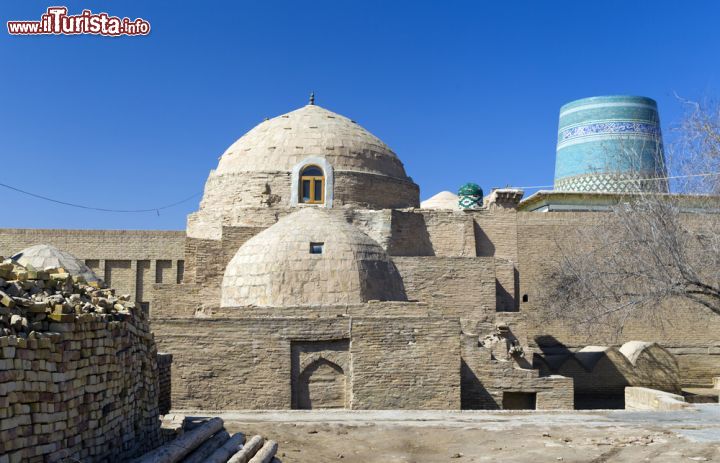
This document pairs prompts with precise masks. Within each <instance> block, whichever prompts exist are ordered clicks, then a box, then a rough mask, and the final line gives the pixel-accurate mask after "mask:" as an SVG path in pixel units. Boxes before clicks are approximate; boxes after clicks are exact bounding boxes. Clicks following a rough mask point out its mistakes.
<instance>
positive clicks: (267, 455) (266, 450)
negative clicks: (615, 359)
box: [248, 440, 278, 463]
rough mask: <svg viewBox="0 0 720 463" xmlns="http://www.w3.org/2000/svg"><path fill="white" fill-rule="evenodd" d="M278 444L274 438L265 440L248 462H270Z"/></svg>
mask: <svg viewBox="0 0 720 463" xmlns="http://www.w3.org/2000/svg"><path fill="white" fill-rule="evenodd" d="M277 449H278V444H277V442H275V441H274V440H269V441H267V442H265V445H263V447H262V448H261V449H260V450H259V451H258V453H256V454H255V456H254V457H252V459H251V460H250V461H249V462H248V463H270V461H272V459H273V457H274V456H275V452H277Z"/></svg>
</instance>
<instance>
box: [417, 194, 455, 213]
mask: <svg viewBox="0 0 720 463" xmlns="http://www.w3.org/2000/svg"><path fill="white" fill-rule="evenodd" d="M458 199H459V198H458V196H457V195H456V194H454V193H451V192H449V191H441V192H440V193H438V194H436V195H435V196H433V197H432V198H429V199H426V200H425V201H423V202H421V203H420V207H421V208H422V209H456V210H460V206H459V205H458Z"/></svg>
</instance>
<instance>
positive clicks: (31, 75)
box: [0, 0, 720, 229]
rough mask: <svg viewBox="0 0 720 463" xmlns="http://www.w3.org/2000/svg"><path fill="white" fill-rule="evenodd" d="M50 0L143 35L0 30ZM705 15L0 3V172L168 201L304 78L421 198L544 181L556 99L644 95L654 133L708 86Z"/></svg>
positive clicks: (83, 218) (563, 4)
mask: <svg viewBox="0 0 720 463" xmlns="http://www.w3.org/2000/svg"><path fill="white" fill-rule="evenodd" d="M55 4H61V5H66V6H68V8H69V10H70V13H80V11H81V10H82V9H83V8H89V9H91V10H93V11H94V12H99V11H106V12H108V13H110V14H112V15H116V16H120V17H123V16H128V17H130V18H136V17H138V16H140V17H143V18H145V19H147V20H149V21H150V23H151V24H152V32H151V34H150V35H149V36H147V37H124V38H105V37H99V36H39V37H23V36H10V35H8V34H7V29H6V28H5V22H6V21H8V20H22V19H27V20H31V19H38V18H39V17H40V15H41V14H42V13H43V12H44V11H45V8H46V7H48V6H51V5H55ZM719 18H720V3H718V2H711V1H705V2H703V1H693V2H662V1H642V2H639V1H638V2H635V1H634V2H628V1H603V2H578V1H552V2H550V1H527V2H504V1H503V2H493V3H489V2H488V3H485V2H473V1H468V2H459V1H439V0H438V1H435V2H422V1H411V2H410V1H408V2H399V1H398V2H389V1H387V0H386V1H373V0H370V1H369V0H363V1H355V2H349V1H337V0H335V1H317V2H303V1H297V0H296V1H274V2H268V1H252V2H250V1H233V2H230V1H228V2H220V1H213V2H193V3H190V2H171V1H155V2H147V1H145V2H141V1H123V2H98V1H86V2H67V3H61V2H54V3H44V2H38V1H34V0H22V1H3V2H2V3H1V4H0V19H1V20H2V23H3V31H2V33H0V66H1V68H0V98H1V104H0V182H1V183H6V184H10V185H13V186H17V187H20V188H23V189H26V190H29V191H32V192H34V193H37V194H41V195H45V196H48V197H52V198H56V199H58V200H62V201H68V202H76V203H82V204H87V205H90V206H95V207H102V208H113V209H145V208H153V207H158V206H161V205H164V204H169V203H173V202H175V201H177V200H180V199H183V198H185V197H187V196H190V195H192V194H193V193H195V192H200V191H202V189H203V186H204V182H205V179H206V177H207V174H208V172H209V171H210V169H212V168H214V167H215V166H216V164H217V159H218V156H220V154H222V152H223V151H224V150H225V148H227V146H229V145H230V144H231V143H232V142H233V141H234V140H236V139H237V138H239V137H240V136H241V135H242V134H243V133H245V132H246V131H248V130H249V129H251V128H252V127H253V126H254V125H256V124H257V123H259V122H261V121H262V120H263V118H265V117H273V116H276V115H279V114H282V113H284V112H287V111H290V110H293V109H295V108H297V107H299V106H302V105H304V104H305V103H306V101H307V95H308V93H309V92H310V91H311V90H314V91H315V92H316V95H317V103H318V104H319V105H321V106H324V107H326V108H328V109H330V110H333V111H335V112H339V113H341V114H344V115H346V116H348V117H351V118H353V119H354V120H357V121H358V122H359V123H360V124H361V125H363V126H364V127H366V128H367V129H368V130H370V131H371V132H373V133H374V134H375V135H377V136H378V137H380V138H381V139H382V140H384V141H385V142H386V143H387V144H388V145H390V146H391V147H392V148H393V149H394V151H395V152H396V153H398V155H399V156H400V158H401V159H402V161H403V162H404V164H405V167H406V170H407V172H408V174H409V175H411V176H412V177H413V179H414V180H415V181H416V183H418V184H419V185H420V188H421V197H422V198H423V199H425V198H427V197H429V196H432V195H433V194H435V193H437V192H438V191H441V190H451V191H455V190H457V188H458V186H460V185H461V184H462V183H465V182H468V181H474V182H476V183H479V184H480V185H481V186H482V187H483V188H484V189H485V191H489V189H490V188H491V187H497V186H506V185H513V186H527V185H547V184H551V183H552V179H553V169H554V155H555V141H556V133H557V117H558V109H559V107H560V106H561V105H562V104H564V103H566V102H568V101H571V100H573V99H577V98H581V97H586V96H593V95H604V94H639V95H646V96H650V97H652V98H655V99H656V100H657V101H658V103H659V106H660V115H661V121H662V124H663V130H664V133H665V135H666V142H667V141H668V140H667V138H668V137H669V134H671V129H672V125H673V124H675V123H677V121H678V119H679V117H680V116H681V114H682V108H681V105H680V104H679V103H678V101H677V100H676V98H675V94H676V93H677V94H678V95H680V96H683V97H686V98H694V99H698V98H704V97H717V96H718V95H719V92H720V59H718V57H719V56H720V35H718V33H717V23H718V19H719ZM0 190H2V191H0V195H2V196H1V197H2V204H3V205H2V212H1V213H0V227H36V228H122V229H125V228H130V229H184V227H185V217H186V215H187V214H188V213H190V212H192V211H194V210H196V209H197V205H198V201H199V198H198V199H194V200H192V201H189V202H187V203H184V204H182V205H180V206H177V207H174V208H171V209H167V210H164V211H162V212H161V213H160V215H157V214H156V213H142V214H121V213H101V212H91V211H86V210H81V209H74V208H70V207H66V206H61V205H57V204H53V203H49V202H45V201H42V200H38V199H34V198H30V197H27V196H24V195H21V194H19V193H17V192H13V191H8V190H5V189H0Z"/></svg>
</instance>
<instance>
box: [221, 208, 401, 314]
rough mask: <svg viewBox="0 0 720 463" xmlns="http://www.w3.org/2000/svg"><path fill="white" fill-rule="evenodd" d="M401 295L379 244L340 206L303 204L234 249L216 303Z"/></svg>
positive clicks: (349, 300)
mask: <svg viewBox="0 0 720 463" xmlns="http://www.w3.org/2000/svg"><path fill="white" fill-rule="evenodd" d="M311 251H314V252H311ZM406 299H407V298H406V296H405V291H404V288H403V284H402V280H401V278H400V275H399V273H398V271H397V269H396V268H395V265H394V264H393V263H392V261H391V260H390V258H389V257H388V256H387V254H386V253H385V251H383V249H382V248H381V247H380V245H379V244H377V243H376V242H375V241H373V240H372V239H371V238H370V237H369V236H367V235H366V234H364V233H363V232H361V231H360V230H359V229H357V228H356V227H355V226H353V225H351V224H350V223H348V222H347V220H346V219H345V217H344V216H343V215H342V213H341V212H340V211H331V210H328V209H323V208H317V207H305V208H302V209H301V210H299V211H298V212H295V213H293V214H291V215H289V216H286V217H284V218H283V219H281V220H280V221H279V222H278V223H276V224H275V225H273V226H272V227H270V228H268V229H266V230H264V231H262V232H260V233H259V234H257V235H256V236H254V237H253V238H251V239H249V240H248V241H247V242H245V244H243V245H242V246H241V247H240V249H238V251H237V253H236V254H235V256H234V257H233V258H232V260H231V261H230V263H229V264H228V266H227V268H226V269H225V276H224V277H223V282H222V302H221V305H222V306H223V307H238V306H272V307H279V306H304V305H314V306H317V305H337V304H358V303H363V302H367V301H369V300H391V301H392V300H406Z"/></svg>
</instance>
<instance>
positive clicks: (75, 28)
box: [7, 6, 150, 37]
mask: <svg viewBox="0 0 720 463" xmlns="http://www.w3.org/2000/svg"><path fill="white" fill-rule="evenodd" d="M67 12H68V9H67V7H64V6H51V7H49V8H48V9H47V13H45V14H43V15H42V16H41V17H40V21H8V22H7V28H8V33H9V34H11V35H62V34H65V35H78V34H93V35H106V36H110V37H118V36H121V35H148V34H149V33H150V23H149V22H148V21H146V20H144V19H142V18H137V19H134V20H131V19H129V18H118V17H117V16H110V15H108V14H107V13H93V12H92V11H90V10H83V11H82V13H80V14H78V15H72V16H68V14H67Z"/></svg>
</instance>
